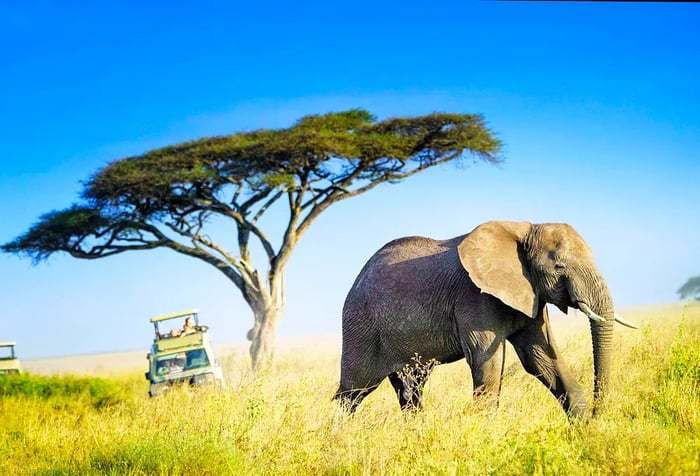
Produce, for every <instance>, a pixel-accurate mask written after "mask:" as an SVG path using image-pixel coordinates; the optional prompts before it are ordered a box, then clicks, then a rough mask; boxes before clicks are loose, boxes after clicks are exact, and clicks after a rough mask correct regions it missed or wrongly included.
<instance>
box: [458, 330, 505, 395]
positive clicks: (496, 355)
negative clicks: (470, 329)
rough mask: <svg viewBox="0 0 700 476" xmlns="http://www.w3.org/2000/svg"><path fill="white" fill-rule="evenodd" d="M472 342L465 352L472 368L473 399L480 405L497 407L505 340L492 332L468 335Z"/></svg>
mask: <svg viewBox="0 0 700 476" xmlns="http://www.w3.org/2000/svg"><path fill="white" fill-rule="evenodd" d="M470 340H472V341H473V342H472V343H471V344H472V345H470V346H469V349H468V351H467V352H465V353H466V357H467V361H468V363H469V366H470V367H471V370H472V380H473V383H474V401H476V402H478V403H479V404H480V405H482V406H493V407H498V397H499V396H500V393H501V380H502V379H503V364H504V359H505V342H504V340H503V339H502V338H499V337H497V336H495V335H493V334H492V333H483V334H482V333H478V334H473V335H472V336H470Z"/></svg>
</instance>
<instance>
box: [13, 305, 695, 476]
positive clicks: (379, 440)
mask: <svg viewBox="0 0 700 476" xmlns="http://www.w3.org/2000/svg"><path fill="white" fill-rule="evenodd" d="M625 317H627V318H630V319H635V320H636V321H638V322H641V323H642V328H641V330H639V331H631V330H625V329H622V328H620V329H618V332H617V335H616V337H615V343H616V344H615V359H614V361H615V368H614V372H613V375H612V382H611V391H610V394H609V399H608V405H607V408H606V411H605V413H604V415H603V416H602V417H601V418H599V419H597V420H594V421H591V422H589V423H587V424H578V423H574V424H572V423H570V422H569V421H567V419H566V418H565V416H564V414H563V412H562V411H561V409H560V407H559V405H558V404H557V403H556V402H555V401H554V398H553V397H552V396H551V395H550V394H549V392H548V391H547V390H546V389H545V388H544V387H543V386H542V385H541V384H540V383H539V382H537V381H536V380H535V379H534V378H532V377H530V376H529V375H527V374H525V372H524V371H523V370H522V368H520V367H519V364H515V362H514V357H513V354H512V353H509V355H508V363H507V365H508V366H509V370H508V372H507V377H506V379H505V381H504V384H503V391H502V395H501V402H500V408H499V409H498V410H497V411H495V412H493V411H484V410H482V409H480V408H478V407H477V406H475V405H474V404H473V402H472V399H471V381H470V378H469V372H468V369H467V368H466V364H465V363H463V362H461V363H455V364H451V365H446V366H440V367H438V368H437V369H436V370H435V371H434V373H433V375H432V376H431V378H430V380H429V382H428V385H427V388H426V401H425V410H424V411H423V412H421V413H417V414H402V413H401V412H400V411H399V408H398V404H397V402H396V398H395V396H394V395H393V392H392V390H391V387H390V385H388V383H385V384H383V385H382V386H381V387H380V388H379V389H378V390H377V391H376V392H374V393H373V394H372V395H370V396H369V397H368V398H367V399H366V400H365V402H363V404H362V405H361V406H360V409H359V411H358V413H357V414H355V415H354V416H352V417H350V416H348V415H345V414H343V413H342V412H340V411H339V409H338V408H337V406H336V404H335V403H334V402H332V401H331V397H332V395H333V393H334V392H335V390H336V387H337V382H338V369H339V349H337V348H325V349H324V348H322V346H321V347H317V348H315V349H308V350H305V351H302V350H295V351H288V352H285V353H281V354H280V355H279V356H278V360H277V363H276V364H275V365H274V366H273V367H272V368H271V369H269V370H268V371H267V372H265V373H264V374H263V375H261V376H260V377H259V378H257V379H251V378H250V377H249V376H248V374H247V359H246V358H245V356H244V355H238V354H236V355H232V356H228V357H226V358H225V362H224V365H225V368H226V370H227V373H228V376H229V380H230V382H231V385H230V386H229V387H228V388H226V389H225V390H223V391H192V390H189V389H186V388H185V389H176V390H174V391H173V392H171V393H170V394H168V395H165V396H163V398H156V399H148V397H147V396H146V392H147V385H146V382H145V380H143V375H142V374H140V373H139V374H138V375H136V374H134V375H124V376H122V377H117V378H112V379H111V380H110V381H111V383H117V384H119V386H120V387H121V388H122V389H123V392H121V393H119V394H118V395H119V396H118V398H111V399H110V400H109V402H108V404H104V405H94V404H91V403H90V400H89V399H88V398H80V399H72V398H70V396H66V395H63V396H45V395H36V394H22V393H20V394H15V395H11V396H7V395H6V396H4V397H3V398H2V399H1V400H0V416H1V419H0V454H2V458H0V474H8V475H9V474H46V475H62V474H66V475H68V474H70V475H73V474H114V475H124V474H149V475H150V474H168V475H171V474H254V475H256V474H260V475H263V474H265V475H268V474H367V475H370V474H371V475H382V474H391V475H394V474H396V475H411V474H416V475H419V474H420V475H424V474H446V475H451V474H498V475H501V474H506V475H507V474H557V475H559V474H574V475H575V474H586V475H588V474H635V475H637V474H650V475H651V474H654V475H657V474H673V475H675V474H699V473H700V385H699V381H700V305H699V304H698V303H694V304H692V305H688V306H687V307H684V306H682V305H670V306H664V307H655V308H647V309H638V310H633V311H630V312H628V313H627V314H626V316H625ZM554 325H555V327H557V328H556V329H555V335H557V336H558V342H559V345H560V347H561V348H562V350H563V352H564V354H565V355H566V356H567V360H568V361H569V363H570V366H571V368H572V370H573V372H574V374H575V375H576V376H577V377H578V378H579V380H580V381H581V383H582V384H583V385H584V388H586V389H587V391H588V394H589V398H590V393H591V387H592V370H591V369H592V358H591V355H590V337H589V336H588V333H587V330H586V323H585V319H583V318H581V317H580V316H578V317H576V316H574V318H572V317H568V318H560V319H558V320H556V322H554ZM110 385H111V384H110Z"/></svg>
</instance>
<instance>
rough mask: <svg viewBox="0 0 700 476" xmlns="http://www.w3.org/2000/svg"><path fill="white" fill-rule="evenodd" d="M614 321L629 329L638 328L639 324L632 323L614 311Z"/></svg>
mask: <svg viewBox="0 0 700 476" xmlns="http://www.w3.org/2000/svg"><path fill="white" fill-rule="evenodd" d="M615 321H616V322H617V323H618V324H622V325H623V326H626V327H629V328H630V329H639V326H637V324H633V323H631V322H630V321H628V320H625V319H623V318H622V316H620V315H619V314H618V313H615Z"/></svg>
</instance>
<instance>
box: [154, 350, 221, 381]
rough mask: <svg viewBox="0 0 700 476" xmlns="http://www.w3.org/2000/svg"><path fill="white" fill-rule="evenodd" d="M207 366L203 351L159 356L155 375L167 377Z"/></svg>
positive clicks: (205, 355) (205, 354)
mask: <svg viewBox="0 0 700 476" xmlns="http://www.w3.org/2000/svg"><path fill="white" fill-rule="evenodd" d="M208 365H209V359H208V358H207V353H206V352H205V351H204V349H193V350H188V351H186V352H176V353H174V354H168V355H162V356H159V357H158V358H157V360H156V374H157V375H168V374H172V373H177V372H183V371H185V370H190V369H198V368H201V367H206V366H208Z"/></svg>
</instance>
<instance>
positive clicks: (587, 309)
mask: <svg viewBox="0 0 700 476" xmlns="http://www.w3.org/2000/svg"><path fill="white" fill-rule="evenodd" d="M578 308H579V309H581V310H582V311H583V313H584V314H585V315H586V316H588V318H589V319H590V320H591V321H596V322H605V319H603V318H602V317H600V316H599V315H598V314H596V313H595V312H593V311H591V308H590V307H588V305H587V304H586V303H585V302H581V301H579V303H578Z"/></svg>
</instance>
